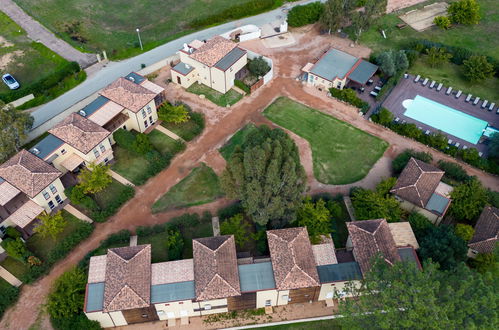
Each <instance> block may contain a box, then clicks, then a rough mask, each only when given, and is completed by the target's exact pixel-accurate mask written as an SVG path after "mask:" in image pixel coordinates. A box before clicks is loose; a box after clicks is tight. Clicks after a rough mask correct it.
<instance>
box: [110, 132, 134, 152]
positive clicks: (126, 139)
mask: <svg viewBox="0 0 499 330" xmlns="http://www.w3.org/2000/svg"><path fill="white" fill-rule="evenodd" d="M113 138H114V141H116V144H117V145H118V146H119V147H121V148H123V149H127V150H133V148H132V146H133V144H134V142H135V135H133V133H132V132H130V131H127V130H125V129H123V128H120V129H118V130H117V131H116V132H114V133H113Z"/></svg>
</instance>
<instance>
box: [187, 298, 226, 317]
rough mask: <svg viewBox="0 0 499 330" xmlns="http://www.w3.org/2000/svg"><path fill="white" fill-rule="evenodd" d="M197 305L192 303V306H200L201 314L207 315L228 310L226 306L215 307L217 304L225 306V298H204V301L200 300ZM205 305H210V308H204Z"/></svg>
mask: <svg viewBox="0 0 499 330" xmlns="http://www.w3.org/2000/svg"><path fill="white" fill-rule="evenodd" d="M198 304H199V307H196V304H194V306H195V307H194V308H200V309H201V315H209V314H216V313H225V312H228V311H229V310H228V308H227V307H225V308H216V307H217V306H226V305H227V299H213V300H206V301H200V302H199V303H198ZM206 305H211V307H212V309H208V310H205V309H204V308H205V306H206Z"/></svg>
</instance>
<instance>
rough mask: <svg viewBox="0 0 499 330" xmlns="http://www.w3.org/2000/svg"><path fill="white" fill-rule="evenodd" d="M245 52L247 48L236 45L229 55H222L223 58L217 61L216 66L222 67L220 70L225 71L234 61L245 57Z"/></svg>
mask: <svg viewBox="0 0 499 330" xmlns="http://www.w3.org/2000/svg"><path fill="white" fill-rule="evenodd" d="M244 54H246V51H245V50H243V49H241V48H239V47H236V48H234V49H233V50H231V51H230V52H229V53H228V54H227V55H225V56H224V57H222V59H221V60H220V61H218V62H217V63H215V67H216V68H218V69H220V70H223V71H225V70H227V69H228V68H230V67H231V66H232V65H233V64H234V63H236V62H237V60H239V59H240V58H241V57H243V55H244Z"/></svg>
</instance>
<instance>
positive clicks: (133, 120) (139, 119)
mask: <svg viewBox="0 0 499 330" xmlns="http://www.w3.org/2000/svg"><path fill="white" fill-rule="evenodd" d="M148 106H149V107H150V108H151V113H150V114H149V113H147V107H148ZM142 110H144V111H145V112H146V117H145V118H144V117H143V116H142ZM123 112H124V113H126V114H127V115H128V117H129V118H130V119H129V120H128V121H127V122H126V124H127V125H126V129H127V130H128V131H129V130H131V129H133V130H136V131H137V132H140V133H143V132H144V131H145V130H146V129H147V127H150V126H151V124H150V123H149V117H152V120H153V124H154V123H155V122H156V121H157V120H158V112H157V110H156V105H155V103H154V100H152V101H151V102H149V103H148V104H147V105H146V106H145V107H144V108H142V109H141V110H139V111H137V113H134V112H132V111H130V110H128V109H125V110H123ZM144 120H147V123H148V126H147V127H146V126H145V124H144Z"/></svg>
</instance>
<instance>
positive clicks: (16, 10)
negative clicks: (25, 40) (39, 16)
mask: <svg viewBox="0 0 499 330" xmlns="http://www.w3.org/2000/svg"><path fill="white" fill-rule="evenodd" d="M0 8H1V9H2V11H3V12H4V13H5V14H7V15H8V16H9V17H10V18H11V19H12V20H13V21H14V22H16V23H17V24H19V25H20V26H21V27H22V28H23V29H24V30H26V32H27V33H28V37H29V38H30V39H32V40H33V41H37V42H41V43H42V44H44V45H45V46H47V47H48V48H50V49H51V50H53V51H54V52H56V53H57V54H59V55H61V56H62V57H64V58H65V59H66V60H68V61H74V62H78V64H79V65H80V66H81V67H82V68H86V67H88V66H90V65H91V64H92V63H95V62H97V59H96V57H95V54H87V53H82V52H80V51H79V50H77V49H75V48H73V46H71V45H70V44H68V43H67V42H66V41H64V40H62V39H59V38H57V37H56V36H55V35H54V34H53V33H52V32H50V31H49V30H47V29H46V28H45V27H44V26H43V25H41V24H40V23H38V21H35V20H34V19H33V18H32V17H31V16H29V15H28V14H26V13H25V12H24V11H23V10H22V9H21V7H19V6H18V5H17V4H16V3H14V1H13V0H0Z"/></svg>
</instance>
